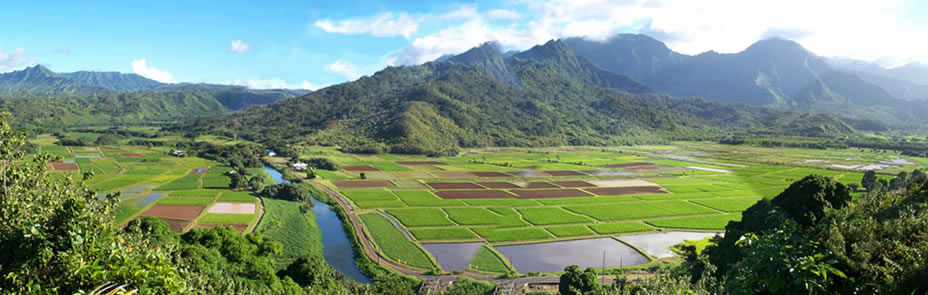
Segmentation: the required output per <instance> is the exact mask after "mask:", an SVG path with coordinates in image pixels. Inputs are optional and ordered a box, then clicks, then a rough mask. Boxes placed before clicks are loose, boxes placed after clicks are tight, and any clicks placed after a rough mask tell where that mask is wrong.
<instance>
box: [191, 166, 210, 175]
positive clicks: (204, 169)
mask: <svg viewBox="0 0 928 295" xmlns="http://www.w3.org/2000/svg"><path fill="white" fill-rule="evenodd" d="M197 170H199V171H197ZM206 173H209V168H196V169H190V173H188V174H199V175H203V174H206Z"/></svg>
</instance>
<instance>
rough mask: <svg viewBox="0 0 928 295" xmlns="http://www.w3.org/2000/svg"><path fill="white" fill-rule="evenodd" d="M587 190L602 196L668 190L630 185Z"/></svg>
mask: <svg viewBox="0 0 928 295" xmlns="http://www.w3.org/2000/svg"><path fill="white" fill-rule="evenodd" d="M586 191H588V192H591V193H594V194H597V195H600V196H621V195H637V194H665V193H667V192H665V191H662V190H661V188H660V187H657V186H628V187H602V188H590V189H586Z"/></svg>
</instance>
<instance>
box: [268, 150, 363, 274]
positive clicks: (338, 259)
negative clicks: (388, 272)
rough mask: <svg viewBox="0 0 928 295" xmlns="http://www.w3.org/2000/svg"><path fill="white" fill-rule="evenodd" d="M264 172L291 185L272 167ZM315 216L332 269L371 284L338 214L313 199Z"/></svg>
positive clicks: (323, 247) (323, 250) (324, 254)
mask: <svg viewBox="0 0 928 295" xmlns="http://www.w3.org/2000/svg"><path fill="white" fill-rule="evenodd" d="M264 170H265V171H267V173H268V174H270V175H271V178H273V179H274V181H275V182H277V183H290V181H288V180H286V179H284V177H283V174H281V173H280V171H277V170H276V169H274V168H271V167H270V166H264ZM313 201H314V205H313V214H315V215H316V223H317V224H318V225H319V229H320V230H321V231H322V256H323V257H324V258H325V261H326V262H327V263H329V265H330V266H332V268H334V269H336V270H338V271H339V272H341V273H342V274H344V275H345V276H347V277H349V278H351V279H353V280H355V281H357V282H359V283H362V284H371V283H373V281H371V279H370V278H368V277H367V276H365V275H364V274H363V273H361V269H360V268H358V264H357V263H355V260H354V256H353V255H354V249H353V248H352V245H351V241H349V240H348V236H347V235H346V234H345V227H344V226H342V221H341V220H340V219H338V214H336V213H335V211H332V208H331V207H329V205H328V204H326V203H323V202H321V201H319V200H316V199H315V198H314V199H313Z"/></svg>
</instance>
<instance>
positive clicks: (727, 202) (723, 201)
mask: <svg viewBox="0 0 928 295" xmlns="http://www.w3.org/2000/svg"><path fill="white" fill-rule="evenodd" d="M758 200H760V197H741V198H720V199H704V200H692V201H690V202H693V203H697V204H700V205H703V206H707V207H711V208H713V209H716V210H719V211H726V212H741V211H744V210H745V209H748V207H751V206H752V205H754V204H755V203H757V201H758Z"/></svg>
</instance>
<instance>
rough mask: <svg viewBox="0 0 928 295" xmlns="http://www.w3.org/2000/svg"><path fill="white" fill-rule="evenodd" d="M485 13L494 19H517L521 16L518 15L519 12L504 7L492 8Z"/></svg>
mask: <svg viewBox="0 0 928 295" xmlns="http://www.w3.org/2000/svg"><path fill="white" fill-rule="evenodd" d="M485 15H486V16H487V18H489V19H494V20H515V19H519V18H520V17H522V16H520V15H519V13H517V12H515V11H512V10H506V9H493V10H490V11H487V12H486V13H485Z"/></svg>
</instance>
